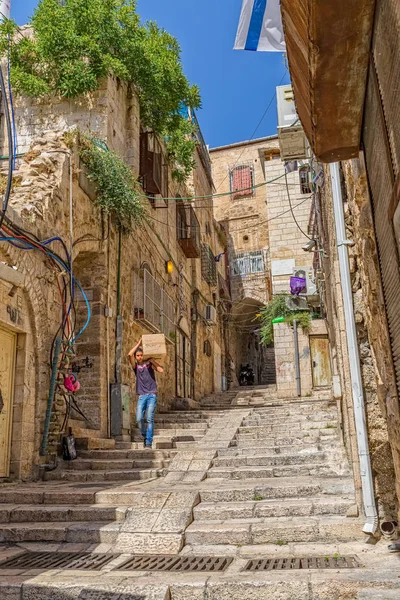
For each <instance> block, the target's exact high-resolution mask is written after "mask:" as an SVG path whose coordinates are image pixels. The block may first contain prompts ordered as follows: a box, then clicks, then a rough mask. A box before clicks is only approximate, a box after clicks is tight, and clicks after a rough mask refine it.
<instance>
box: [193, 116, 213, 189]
mask: <svg viewBox="0 0 400 600" xmlns="http://www.w3.org/2000/svg"><path fill="white" fill-rule="evenodd" d="M191 118H192V123H193V124H194V125H195V127H196V132H195V134H194V137H195V140H196V142H197V151H198V153H199V156H200V160H201V162H202V164H203V167H204V169H205V172H206V175H207V178H208V180H209V182H210V183H211V185H212V168H211V158H210V153H209V152H208V148H207V144H206V143H205V141H204V138H203V134H202V133H201V129H200V125H199V122H198V120H197V117H196V115H195V113H194V112H193V111H191Z"/></svg>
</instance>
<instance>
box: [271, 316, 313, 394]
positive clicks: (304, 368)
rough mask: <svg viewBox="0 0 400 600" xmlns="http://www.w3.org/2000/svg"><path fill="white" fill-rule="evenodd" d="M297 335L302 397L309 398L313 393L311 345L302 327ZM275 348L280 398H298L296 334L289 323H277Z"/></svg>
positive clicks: (275, 326)
mask: <svg viewBox="0 0 400 600" xmlns="http://www.w3.org/2000/svg"><path fill="white" fill-rule="evenodd" d="M297 333H298V345H299V357H300V382H301V395H302V396H308V395H311V392H312V374H311V359H310V344H309V339H308V334H306V333H304V332H303V330H302V329H301V327H298V330H297ZM274 347H275V364H276V385H277V390H278V398H295V397H296V396H297V381H296V363H295V345H294V334H293V328H292V327H291V326H290V325H288V324H287V323H276V324H275V325H274Z"/></svg>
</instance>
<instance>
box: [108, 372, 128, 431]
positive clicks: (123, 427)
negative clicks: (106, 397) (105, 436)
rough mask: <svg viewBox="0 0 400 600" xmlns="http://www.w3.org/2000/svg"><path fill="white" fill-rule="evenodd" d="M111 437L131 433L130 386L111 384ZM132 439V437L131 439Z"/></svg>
mask: <svg viewBox="0 0 400 600" xmlns="http://www.w3.org/2000/svg"><path fill="white" fill-rule="evenodd" d="M110 421H111V435H112V437H116V438H118V437H119V438H123V437H124V436H130V433H131V391H130V387H129V385H124V384H123V383H112V384H111V419H110ZM129 439H130V437H129Z"/></svg>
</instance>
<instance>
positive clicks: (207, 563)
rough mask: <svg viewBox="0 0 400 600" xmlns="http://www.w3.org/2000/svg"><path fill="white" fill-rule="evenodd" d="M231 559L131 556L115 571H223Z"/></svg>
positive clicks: (216, 557)
mask: <svg viewBox="0 0 400 600" xmlns="http://www.w3.org/2000/svg"><path fill="white" fill-rule="evenodd" d="M232 561H233V558H224V557H218V556H201V557H195V556H150V555H149V554H147V555H146V554H144V555H138V556H133V557H132V558H129V559H128V560H127V561H125V562H124V563H122V565H119V566H118V567H116V569H115V570H116V571H225V569H226V568H227V567H228V566H229V565H230V564H231V562H232Z"/></svg>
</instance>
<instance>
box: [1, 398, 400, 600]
mask: <svg viewBox="0 0 400 600" xmlns="http://www.w3.org/2000/svg"><path fill="white" fill-rule="evenodd" d="M88 439H89V438H88ZM87 446H88V447H86V448H85V449H83V450H81V451H80V456H79V459H78V460H77V461H74V463H71V464H70V465H67V466H66V467H65V468H64V469H62V470H61V471H60V472H59V473H57V478H58V480H51V481H45V482H39V483H35V484H25V485H24V484H17V485H4V486H0V562H1V561H2V560H4V558H8V557H13V556H14V557H18V556H19V555H20V554H21V552H23V551H25V550H30V551H47V552H50V553H53V554H54V553H57V554H59V555H60V556H62V555H63V553H65V552H84V553H89V556H91V555H93V553H94V554H95V555H96V556H97V555H102V556H108V557H109V559H110V562H108V563H107V565H106V566H104V567H102V568H100V569H99V570H93V571H91V570H90V569H89V570H86V571H85V572H83V571H82V570H76V569H75V570H74V569H73V570H70V569H68V568H66V567H65V568H59V569H58V570H51V571H48V570H46V569H43V568H42V569H32V568H31V569H25V570H24V569H19V570H18V569H15V568H13V569H9V570H5V569H3V570H2V569H1V568H0V598H1V599H2V598H3V597H4V598H5V599H7V600H36V598H37V599H40V600H72V599H77V600H78V599H79V600H111V599H112V600H139V599H140V600H362V599H364V600H367V599H368V600H369V599H372V598H374V599H375V598H376V599H377V600H378V599H379V600H392V598H400V580H399V578H398V576H397V573H398V560H397V556H396V555H390V554H388V553H387V551H386V544H385V543H381V542H378V543H376V540H375V541H374V543H373V544H366V543H365V542H366V540H367V538H366V536H365V535H364V534H363V533H362V527H363V524H364V521H363V519H362V518H361V517H359V516H358V509H357V506H356V502H355V492H354V483H353V478H352V474H351V472H350V470H349V466H348V463H347V459H346V456H345V452H344V449H343V447H342V444H341V438H340V434H339V428H338V415H337V408H336V404H335V403H332V402H331V401H330V399H329V397H328V396H327V394H323V395H321V396H320V397H316V398H301V399H295V400H279V399H277V398H276V393H275V388H274V387H273V386H267V387H263V388H261V387H260V388H254V389H252V390H251V389H244V388H240V389H239V390H236V392H235V394H233V393H230V394H228V395H221V394H217V395H216V396H214V399H213V398H212V397H210V398H208V399H206V400H204V404H202V405H201V407H200V408H196V409H195V410H193V411H182V412H176V413H164V414H158V415H157V416H156V436H155V445H154V447H153V448H154V449H153V450H151V451H149V450H144V449H143V448H142V444H140V443H139V442H136V441H133V442H117V443H116V444H115V448H113V449H107V448H91V447H90V444H87ZM60 473H61V477H60ZM128 473H131V476H130V478H129V479H128V475H126V479H125V476H122V474H128ZM136 473H141V474H143V478H142V476H140V477H137V476H136ZM149 473H150V474H151V473H154V474H155V476H154V477H151V475H149ZM65 474H67V475H65ZM71 474H73V479H72V480H69V479H68V477H69V476H70V475H71ZM82 474H84V476H83V479H80V475H82ZM88 474H90V476H93V477H94V478H95V479H90V478H89V479H88ZM48 475H50V479H52V476H51V473H49V474H48ZM120 476H121V478H120ZM97 477H100V479H99V480H97ZM76 478H77V479H76ZM102 478H103V479H102ZM107 478H110V479H107ZM113 478H115V479H114V480H112V479H113ZM90 553H92V554H90ZM141 555H145V556H144V559H146V555H152V556H154V557H155V558H151V559H150V556H149V558H148V561H150V560H151V561H153V562H155V563H157V562H159V567H158V570H157V568H156V569H155V570H151V569H150V567H146V566H143V567H142V568H141V569H140V570H138V571H136V570H131V568H130V567H129V566H124V565H125V561H126V560H130V559H138V560H140V556H141ZM85 556H86V555H85ZM317 557H320V558H319V559H318V560H320V562H322V563H324V561H326V560H328V559H329V560H333V561H334V560H342V559H343V560H342V562H343V561H344V562H343V565H342V567H340V566H338V567H336V568H332V569H326V568H323V569H321V570H319V569H308V568H305V569H296V568H289V569H283V570H280V568H279V565H281V566H282V565H284V564H286V563H287V561H289V563H290V564H292V562H293V564H294V562H296V561H297V562H296V564H299V565H300V564H302V561H303V560H307V561H314V564H316V561H317ZM343 557H354V559H355V560H356V564H357V563H358V565H359V568H343V567H344V566H345V559H344V558H343ZM170 559H173V560H172V564H177V562H176V561H177V560H178V559H182V560H186V563H185V565H186V566H185V567H184V568H182V569H181V570H179V569H178V570H177V571H176V572H172V571H170V570H168V568H167V567H166V566H165V565H166V562H165V561H168V560H170ZM266 559H270V560H271V561H272V562H271V564H274V565H275V566H274V567H270V568H269V570H263V569H262V568H260V569H258V568H257V569H255V570H253V571H249V570H247V566H248V563H249V560H251V561H253V562H254V563H255V564H264V563H266ZM198 560H200V561H203V563H202V564H205V563H206V564H210V565H213V564H214V562H213V561H216V560H222V562H223V563H224V564H225V566H226V570H223V571H221V572H217V571H216V570H215V569H214V567H213V566H210V567H209V569H210V570H207V569H205V570H204V568H203V567H201V568H200V569H198V570H196V568H195V567H193V569H194V570H193V571H192V572H191V570H190V569H191V567H190V565H191V564H192V563H193V564H196V561H198ZM352 560H353V558H352ZM291 561H292V562H291ZM146 564H149V562H148V563H146ZM335 564H336V563H335ZM119 569H121V570H119Z"/></svg>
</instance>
